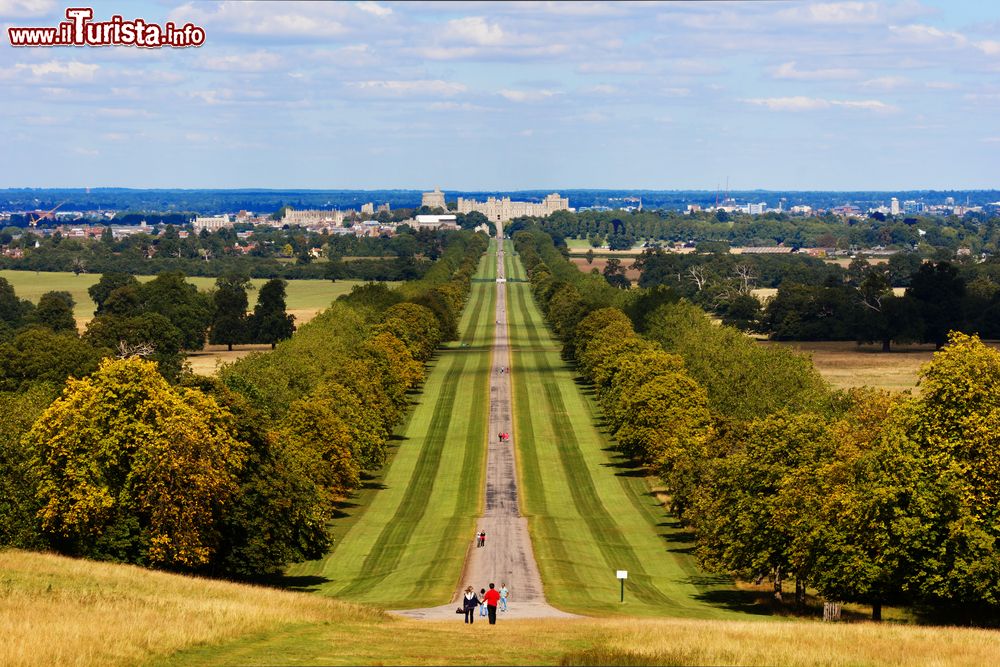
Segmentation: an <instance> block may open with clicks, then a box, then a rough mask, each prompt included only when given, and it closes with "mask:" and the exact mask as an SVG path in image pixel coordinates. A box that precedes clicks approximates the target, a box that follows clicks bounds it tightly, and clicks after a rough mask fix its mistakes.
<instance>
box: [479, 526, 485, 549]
mask: <svg viewBox="0 0 1000 667" xmlns="http://www.w3.org/2000/svg"><path fill="white" fill-rule="evenodd" d="M479 536H480V537H481V538H482V540H483V546H484V547H485V546H486V531H485V530H484V531H483V532H482V533H480V535H479Z"/></svg>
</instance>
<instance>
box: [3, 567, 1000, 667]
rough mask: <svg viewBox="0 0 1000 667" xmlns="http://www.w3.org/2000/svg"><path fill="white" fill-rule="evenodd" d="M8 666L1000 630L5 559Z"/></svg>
mask: <svg viewBox="0 0 1000 667" xmlns="http://www.w3.org/2000/svg"><path fill="white" fill-rule="evenodd" d="M0 633H2V636H3V641H0V664H2V665H8V666H11V667H14V666H17V667H19V666H21V665H73V666H79V667H84V666H88V665H101V666H105V665H137V664H149V665H219V664H244V665H275V664H301V665H344V664H442V665H451V664H455V665H458V664H470V663H472V664H476V663H480V662H482V663H486V662H489V663H490V664H550V665H556V664H570V665H573V664H623V665H625V664H631V665H640V664H739V665H835V666H839V665H845V666H846V665H907V664H913V665H917V664H920V665H924V664H935V665H987V664H997V663H998V662H1000V643H998V642H997V640H996V637H997V636H996V632H995V631H989V630H975V629H963V628H927V627H913V626H904V625H891V624H886V625H875V624H871V623H857V624H846V623H845V624H837V625H830V624H823V623H820V622H817V621H789V622H787V623H756V622H752V621H740V622H729V621H699V620H690V619H630V618H618V619H577V620H568V621H561V620H545V621H506V619H501V622H500V623H499V624H498V625H496V626H492V627H491V626H489V625H487V624H485V623H476V624H475V625H473V626H471V627H469V626H465V625H463V624H462V622H461V617H459V616H456V621H455V622H440V623H427V622H421V621H413V620H409V619H399V618H397V617H393V616H389V615H386V614H384V613H382V612H381V611H379V610H377V609H374V608H370V607H364V606H360V605H353V604H348V603H344V602H339V601H337V600H333V599H330V598H328V597H325V596H320V595H310V594H306V593H290V592H284V591H278V590H273V589H267V588H261V587H256V586H247V585H242V584H234V583H228V582H224V581H211V580H205V579H199V578H195V577H185V576H181V575H175V574H167V573H164V572H152V571H148V570H143V569H142V568H138V567H134V566H130V565H114V564H109V563H93V562H87V561H80V560H73V559H70V558H64V557H60V556H53V555H50V554H36V553H28V552H22V551H2V552H0Z"/></svg>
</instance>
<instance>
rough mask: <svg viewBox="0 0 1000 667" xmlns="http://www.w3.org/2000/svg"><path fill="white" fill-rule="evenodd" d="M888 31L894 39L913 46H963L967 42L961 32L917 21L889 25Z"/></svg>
mask: <svg viewBox="0 0 1000 667" xmlns="http://www.w3.org/2000/svg"><path fill="white" fill-rule="evenodd" d="M889 33H890V34H891V35H892V36H893V37H894V38H895V39H896V41H899V42H902V43H904V44H911V45H914V46H924V47H928V46H964V45H965V44H966V42H967V40H966V38H965V36H964V35H962V34H961V33H958V32H954V31H952V30H941V29H940V28H935V27H934V26H930V25H922V24H919V23H911V24H909V25H890V26H889Z"/></svg>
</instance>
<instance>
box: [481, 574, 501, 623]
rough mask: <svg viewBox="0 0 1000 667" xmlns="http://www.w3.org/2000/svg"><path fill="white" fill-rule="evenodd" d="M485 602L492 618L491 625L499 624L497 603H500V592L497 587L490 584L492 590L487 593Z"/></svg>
mask: <svg viewBox="0 0 1000 667" xmlns="http://www.w3.org/2000/svg"><path fill="white" fill-rule="evenodd" d="M483 600H485V601H486V613H487V614H489V617H490V625H496V624H497V603H498V602H499V601H500V592H499V591H497V589H496V586H494V585H493V584H490V590H488V591H486V594H485V595H483Z"/></svg>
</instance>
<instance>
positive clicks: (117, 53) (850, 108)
mask: <svg viewBox="0 0 1000 667" xmlns="http://www.w3.org/2000/svg"><path fill="white" fill-rule="evenodd" d="M81 5H83V6H88V5H85V4H84V3H82V2H73V3H69V4H68V5H67V4H60V3H56V2H53V1H51V0H0V24H2V26H3V35H2V37H0V44H2V45H0V85H2V90H3V92H2V94H0V130H2V131H0V152H2V155H3V156H4V158H5V159H3V160H2V161H0V187H153V188H277V189H289V188H318V189H341V188H343V189H388V188H421V189H422V188H431V187H434V186H440V187H441V188H442V189H444V190H445V191H447V190H448V189H456V190H480V189H482V190H517V189H542V188H552V189H559V188H563V189H565V188H616V189H617V188H623V189H628V188H635V189H660V190H669V189H704V190H715V189H716V188H718V187H720V186H721V187H724V186H725V184H726V183H727V181H728V183H729V187H730V188H731V189H733V190H747V189H756V188H760V189H771V190H808V189H819V190H912V189H986V188H997V187H1000V3H996V2H992V1H987V0H979V1H946V0H936V1H933V2H932V1H928V0H899V1H885V2H866V1H860V0H850V1H843V2H703V3H687V2H664V3H657V2H641V3H639V2H635V3H630V2H618V3H604V2H586V3H563V2H514V3H503V2H496V3H459V2H412V3H400V4H396V3H391V2H382V1H381V0H380V1H377V2H376V1H371V0H365V1H360V2H337V3H321V2H307V3H302V4H299V3H287V2H282V3H269V2H248V3H242V2H205V1H198V2H188V3H169V2H157V1H152V2H149V1H147V2H95V3H94V4H93V5H92V6H93V9H94V20H95V21H96V20H108V19H110V17H111V16H112V15H114V14H120V15H122V16H123V18H125V19H134V18H142V19H144V20H145V21H147V22H155V23H160V24H164V23H166V22H167V21H174V22H175V23H176V24H178V25H180V24H185V23H188V22H190V23H193V24H195V25H197V26H200V27H202V28H204V30H205V34H206V39H205V43H204V45H202V46H200V47H197V48H186V49H170V48H162V49H140V48H135V47H127V46H108V47H51V48H37V47H32V48H14V47H12V46H11V45H10V43H9V41H8V37H7V28H8V27H10V26H14V27H24V26H55V25H57V24H58V23H59V21H61V20H65V15H64V12H65V10H66V7H67V6H81Z"/></svg>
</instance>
